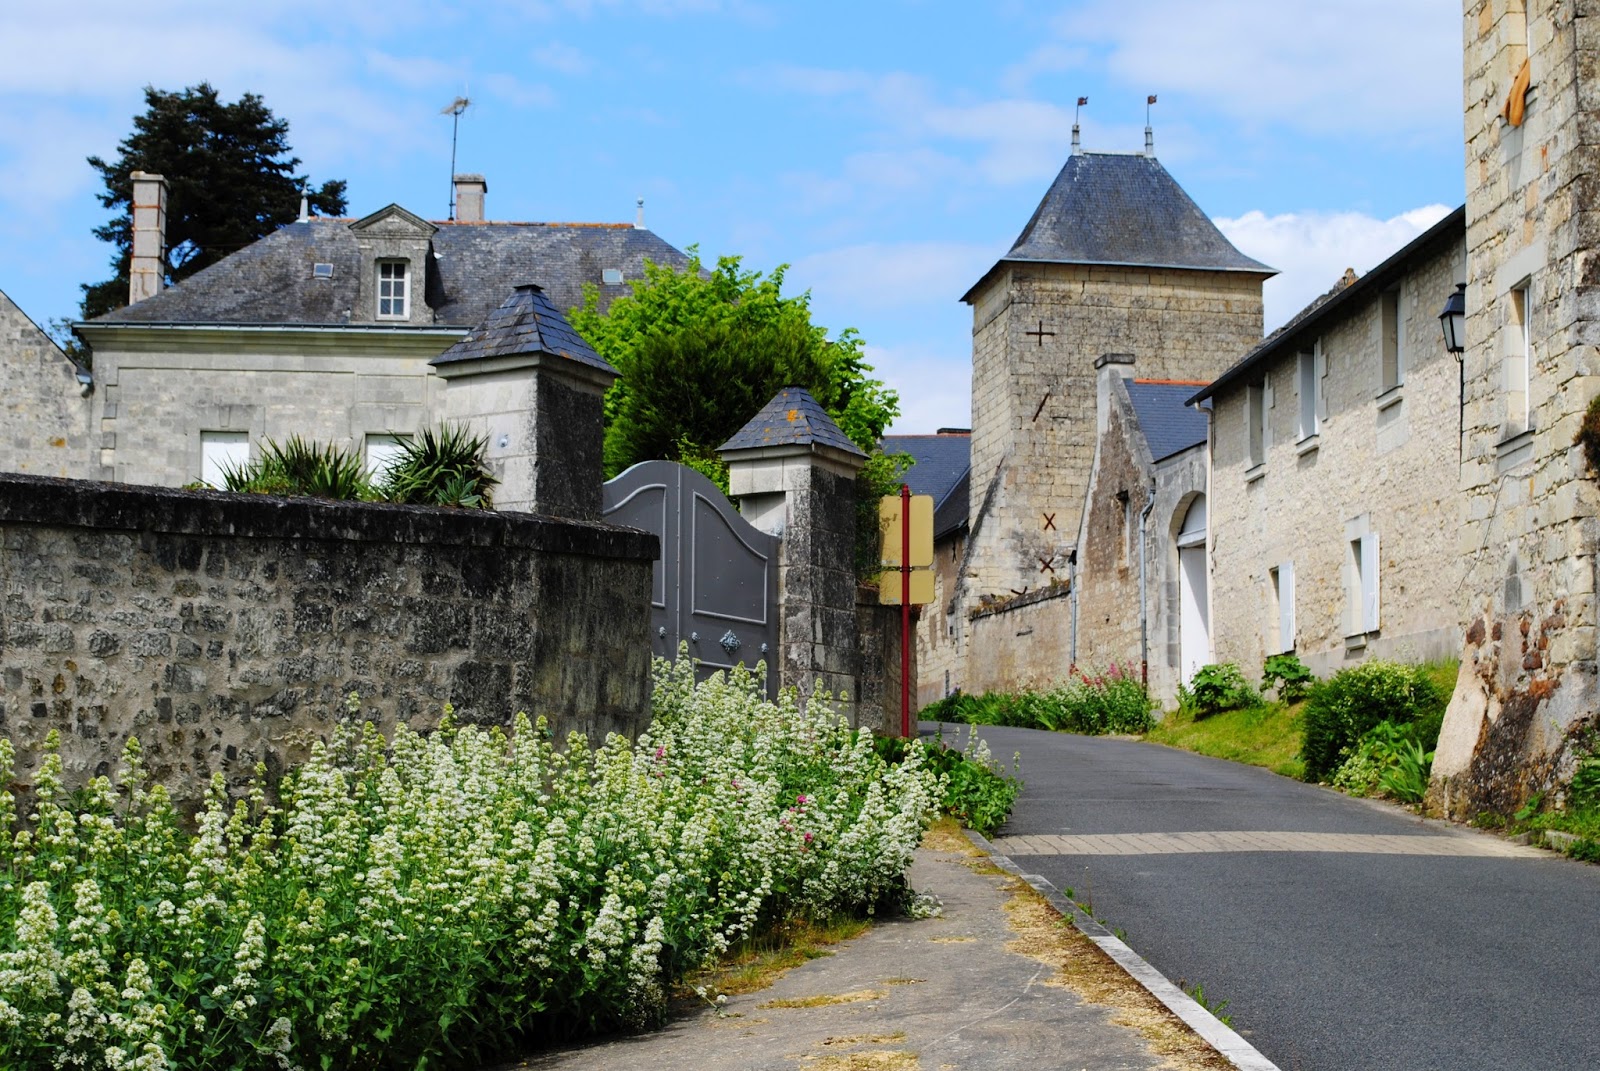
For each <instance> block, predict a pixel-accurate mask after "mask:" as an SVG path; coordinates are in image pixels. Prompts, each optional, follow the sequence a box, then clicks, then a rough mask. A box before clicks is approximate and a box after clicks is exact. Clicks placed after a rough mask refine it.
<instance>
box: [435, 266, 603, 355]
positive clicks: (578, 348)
mask: <svg viewBox="0 0 1600 1071" xmlns="http://www.w3.org/2000/svg"><path fill="white" fill-rule="evenodd" d="M521 353H547V354H550V355H552V356H556V357H565V358H567V359H568V360H570V361H576V362H577V363H579V364H582V365H588V366H589V367H590V368H598V369H600V370H601V371H603V372H609V373H611V374H612V375H618V374H619V373H618V372H617V370H616V369H615V368H613V367H611V365H610V363H609V362H607V361H606V359H605V358H604V357H601V356H600V355H599V354H598V353H596V352H595V351H594V349H593V347H591V346H590V345H589V344H588V343H587V342H585V341H584V340H583V339H582V338H581V337H580V336H579V335H578V333H577V332H576V331H574V330H573V329H572V325H571V324H569V323H568V322H567V318H566V317H565V316H563V315H561V313H560V312H559V311H557V309H556V307H555V306H554V305H552V304H550V299H549V298H548V297H546V296H545V292H544V288H543V287H540V286H538V285H537V284H535V283H524V284H523V285H521V286H519V287H517V288H516V289H515V290H513V291H512V292H511V296H510V297H508V298H506V299H505V301H504V302H502V303H501V305H500V307H499V308H498V309H495V310H494V312H492V313H490V314H489V316H488V318H487V319H485V320H484V321H483V322H482V323H481V324H479V325H478V326H477V327H474V328H473V329H472V331H471V332H470V333H468V335H467V337H466V338H464V339H462V340H461V341H460V342H457V343H456V344H455V345H453V346H451V347H450V348H449V349H447V350H445V351H444V352H443V353H441V354H439V356H437V357H435V358H434V359H433V360H432V361H430V362H429V363H430V364H435V365H439V364H454V363H455V362H457V361H475V360H478V359H479V358H483V357H510V356H514V355H516V354H521Z"/></svg>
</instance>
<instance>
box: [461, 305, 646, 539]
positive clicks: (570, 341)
mask: <svg viewBox="0 0 1600 1071" xmlns="http://www.w3.org/2000/svg"><path fill="white" fill-rule="evenodd" d="M431 363H432V365H433V368H434V371H435V372H436V373H437V374H438V376H439V378H440V379H442V380H444V386H445V389H444V413H445V418H446V419H447V420H453V421H459V422H462V423H465V424H466V425H467V426H468V427H470V428H471V429H472V430H473V431H475V432H477V433H478V434H480V435H487V436H488V438H489V449H488V452H487V459H488V462H489V464H490V466H491V467H492V469H493V471H494V474H495V475H496V476H497V477H499V479H500V486H499V488H497V489H496V491H495V496H494V498H495V506H496V508H498V509H501V510H516V511H520V512H524V513H542V514H545V515H546V516H551V517H567V518H570V519H572V520H580V521H594V520H599V519H600V485H601V482H602V480H603V479H604V476H605V466H604V463H603V461H602V459H601V447H602V444H603V441H604V437H605V426H604V412H603V409H602V403H603V400H604V398H605V393H606V388H608V387H610V386H611V384H612V381H614V380H615V379H616V378H617V370H616V369H615V368H613V367H611V365H610V364H608V363H606V360H605V358H603V357H601V356H600V355H599V354H598V353H596V352H595V351H594V350H593V349H592V348H591V347H590V346H589V344H588V343H587V342H585V341H584V340H583V339H582V338H581V337H580V336H579V335H578V333H577V332H576V331H574V330H573V329H572V325H571V324H569V323H567V319H566V317H564V316H562V315H561V313H560V311H559V310H557V309H556V307H555V306H554V305H552V304H550V299H549V298H547V297H545V294H544V291H543V289H541V288H540V287H538V286H536V285H534V284H532V283H527V284H524V285H522V286H519V287H517V288H516V289H515V290H513V291H512V293H511V296H510V297H508V298H506V300H505V302H504V303H503V304H502V305H501V306H500V307H499V308H498V309H496V310H495V311H494V312H492V313H490V314H489V317H488V319H486V320H484V321H483V323H481V324H479V325H478V326H477V327H474V328H473V329H472V331H471V332H470V333H468V335H467V337H466V338H464V339H462V340H461V341H459V342H457V343H456V344H455V345H453V346H451V347H450V348H449V349H447V350H445V351H444V352H443V353H441V354H440V355H439V356H437V357H435V358H434V359H433V361H432V362H431Z"/></svg>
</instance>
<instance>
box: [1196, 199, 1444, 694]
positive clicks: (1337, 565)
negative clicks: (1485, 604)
mask: <svg viewBox="0 0 1600 1071" xmlns="http://www.w3.org/2000/svg"><path fill="white" fill-rule="evenodd" d="M1464 235H1465V210H1464V209H1458V210H1457V211H1455V212H1452V213H1451V214H1450V215H1449V216H1447V217H1445V219H1443V220H1442V221H1440V222H1439V223H1438V224H1436V225H1435V226H1434V227H1432V228H1430V229H1429V230H1428V231H1427V232H1425V233H1424V234H1422V235H1421V236H1419V237H1418V238H1417V239H1415V240H1414V241H1412V242H1410V243H1409V244H1408V245H1406V246H1405V247H1404V248H1403V249H1401V250H1399V251H1398V252H1396V253H1395V254H1394V255H1393V256H1391V257H1389V258H1388V259H1387V260H1385V261H1384V262H1383V263H1382V264H1379V265H1378V266H1377V267H1376V268H1374V269H1373V270H1372V271H1370V272H1368V273H1367V274H1366V275H1365V276H1363V277H1361V278H1359V279H1357V278H1355V276H1354V274H1353V273H1351V274H1348V275H1347V276H1346V278H1345V279H1344V280H1341V281H1340V283H1339V284H1338V285H1336V286H1335V287H1334V288H1333V289H1332V290H1330V291H1328V292H1327V293H1326V294H1324V295H1323V296H1322V297H1320V298H1318V300H1317V301H1315V302H1313V303H1312V304H1311V305H1310V306H1309V307H1307V308H1306V309H1304V310H1302V311H1301V312H1300V313H1299V314H1298V315H1297V316H1295V317H1294V318H1293V319H1291V320H1290V321H1289V323H1287V324H1286V325H1284V326H1283V327H1282V328H1280V329H1279V330H1277V331H1275V332H1274V333H1273V335H1272V336H1271V337H1270V338H1268V339H1266V340H1265V341H1264V342H1262V343H1261V344H1260V345H1259V346H1257V347H1255V348H1254V349H1252V350H1251V351H1250V352H1249V353H1247V354H1246V355H1245V356H1244V357H1243V358H1242V359H1240V360H1239V361H1238V363H1236V364H1235V365H1234V366H1233V367H1232V368H1230V369H1228V371H1227V372H1226V373H1224V374H1223V375H1222V376H1220V377H1218V378H1217V380H1216V381H1215V382H1214V383H1212V384H1211V385H1210V386H1208V387H1206V388H1205V389H1204V390H1202V391H1200V392H1199V394H1198V397H1199V398H1201V399H1209V400H1210V401H1211V403H1212V404H1213V405H1214V407H1215V417H1214V419H1213V422H1212V442H1211V466H1212V471H1211V486H1210V495H1209V528H1210V538H1209V552H1210V570H1211V580H1210V583H1211V621H1212V624H1213V631H1214V636H1215V643H1214V648H1215V660H1216V661H1219V662H1235V663H1238V664H1239V665H1240V667H1242V668H1243V670H1244V671H1245V674H1246V675H1247V676H1254V675H1256V674H1258V673H1259V671H1260V668H1261V665H1262V663H1263V661H1264V660H1265V659H1266V657H1267V656H1268V655H1273V654H1278V653H1282V652H1293V653H1294V654H1296V655H1298V656H1299V657H1300V659H1301V660H1302V661H1303V662H1305V663H1306V664H1307V665H1308V666H1310V667H1311V668H1312V670H1313V671H1314V672H1316V673H1317V674H1318V675H1319V676H1325V675H1327V674H1330V673H1332V672H1335V671H1336V670H1338V669H1340V668H1342V667H1343V666H1345V665H1347V664H1349V663H1351V662H1353V661H1358V660H1361V659H1363V658H1367V657H1370V656H1374V655H1377V656H1381V657H1386V658H1391V659H1397V660H1400V661H1406V662H1421V661H1428V660H1438V659H1444V658H1452V657H1454V656H1455V654H1456V647H1457V645H1458V643H1459V636H1460V632H1461V624H1462V620H1461V616H1460V610H1459V608H1458V606H1457V601H1458V600H1457V598H1456V595H1455V592H1456V591H1457V590H1458V588H1459V585H1460V579H1461V571H1460V559H1459V556H1458V554H1457V547H1456V535H1455V532H1456V529H1457V526H1458V523H1459V517H1458V514H1459V506H1460V498H1459V494H1458V491H1457V481H1458V474H1459V472H1460V464H1461V462H1460V453H1461V449H1462V447H1461V441H1460V431H1459V429H1460V424H1461V421H1460V398H1461V392H1460V376H1459V366H1458V364H1457V362H1456V361H1455V360H1454V359H1453V358H1452V356H1451V355H1450V354H1449V353H1448V352H1446V350H1445V347H1444V340H1443V338H1442V336H1441V334H1440V330H1439V320H1438V311H1439V308H1440V307H1441V306H1442V305H1443V304H1444V303H1445V299H1446V298H1447V297H1448V296H1449V294H1450V293H1451V291H1453V290H1454V289H1455V284H1456V282H1457V281H1458V280H1459V279H1460V278H1461V276H1462V273H1463V272H1464V270H1465V247H1464Z"/></svg>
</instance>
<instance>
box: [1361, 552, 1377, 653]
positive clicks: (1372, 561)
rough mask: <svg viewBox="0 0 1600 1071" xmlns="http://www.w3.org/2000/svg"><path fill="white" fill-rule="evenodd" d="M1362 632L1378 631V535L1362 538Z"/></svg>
mask: <svg viewBox="0 0 1600 1071" xmlns="http://www.w3.org/2000/svg"><path fill="white" fill-rule="evenodd" d="M1361 630H1362V631H1363V632H1376V631H1378V533H1377V532H1368V533H1367V534H1366V535H1364V536H1362V537H1361Z"/></svg>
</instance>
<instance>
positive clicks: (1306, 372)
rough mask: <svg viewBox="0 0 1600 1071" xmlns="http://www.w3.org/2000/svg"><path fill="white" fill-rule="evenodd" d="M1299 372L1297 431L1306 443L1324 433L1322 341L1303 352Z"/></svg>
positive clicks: (1324, 402) (1324, 400)
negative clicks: (1307, 440)
mask: <svg viewBox="0 0 1600 1071" xmlns="http://www.w3.org/2000/svg"><path fill="white" fill-rule="evenodd" d="M1297 371H1298V376H1297V379H1298V381H1299V387H1300V423H1299V425H1298V429H1297V430H1298V431H1299V438H1300V440H1301V441H1304V440H1306V439H1309V438H1311V437H1312V436H1313V435H1316V434H1318V433H1319V432H1321V431H1322V415H1323V413H1324V412H1325V406H1326V404H1327V402H1326V399H1324V398H1323V396H1322V377H1323V374H1324V364H1323V358H1322V341H1321V340H1320V339H1319V340H1317V344H1316V345H1315V346H1313V347H1312V348H1311V349H1309V350H1305V351H1302V352H1301V354H1300V362H1299V367H1298V369H1297Z"/></svg>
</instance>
